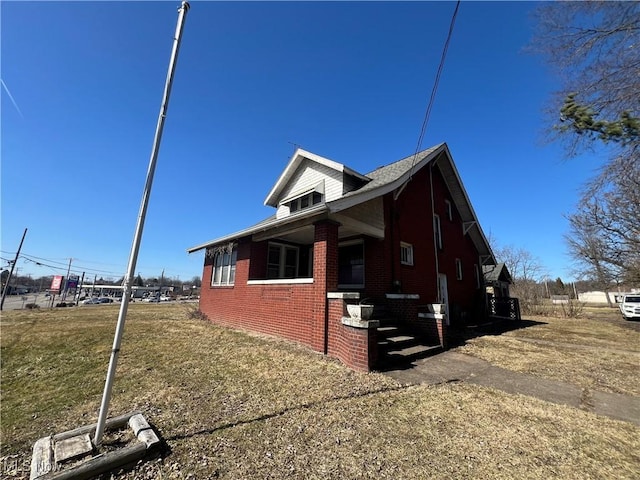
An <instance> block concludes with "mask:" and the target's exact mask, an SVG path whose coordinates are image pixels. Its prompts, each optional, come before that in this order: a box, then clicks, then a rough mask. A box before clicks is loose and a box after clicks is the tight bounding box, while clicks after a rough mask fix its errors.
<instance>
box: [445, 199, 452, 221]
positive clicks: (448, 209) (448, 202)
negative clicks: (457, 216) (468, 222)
mask: <svg viewBox="0 0 640 480" xmlns="http://www.w3.org/2000/svg"><path fill="white" fill-rule="evenodd" d="M444 205H445V207H446V208H447V218H448V219H449V221H452V220H453V206H452V205H451V202H450V201H449V200H445V201H444Z"/></svg>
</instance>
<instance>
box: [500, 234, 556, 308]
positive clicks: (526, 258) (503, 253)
mask: <svg viewBox="0 0 640 480" xmlns="http://www.w3.org/2000/svg"><path fill="white" fill-rule="evenodd" d="M493 251H494V254H495V256H496V258H497V259H498V261H500V262H504V263H505V264H506V266H507V268H508V269H509V272H510V273H511V278H512V280H513V285H512V286H511V288H510V291H511V295H512V296H514V297H517V298H518V299H519V300H520V308H521V309H522V313H525V314H531V313H543V311H542V308H541V305H542V299H543V298H544V293H545V292H544V285H543V284H541V283H540V282H541V281H542V279H543V278H544V277H545V268H544V266H543V265H542V263H541V262H540V260H539V259H538V258H536V257H534V256H533V255H532V254H531V252H529V251H528V250H525V249H523V248H517V247H514V246H513V245H507V246H504V247H494V248H493Z"/></svg>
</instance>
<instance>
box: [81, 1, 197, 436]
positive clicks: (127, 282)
mask: <svg viewBox="0 0 640 480" xmlns="http://www.w3.org/2000/svg"><path fill="white" fill-rule="evenodd" d="M188 11H189V3H188V2H186V1H183V2H182V5H181V6H180V8H179V9H178V24H177V26H176V32H175V36H174V39H173V49H172V51H171V59H170V61H169V71H168V72H167V80H166V83H165V87H164V94H163V96H162V105H161V106H160V114H159V115H158V124H157V127H156V134H155V138H154V141H153V149H152V150H151V158H150V160H149V168H148V170H147V181H146V184H145V186H144V191H143V193H142V201H141V202H140V212H139V214H138V223H137V225H136V231H135V234H134V237H133V244H132V246H131V254H130V256H129V266H128V268H127V274H126V276H125V279H124V285H123V287H124V288H123V294H122V303H121V304H120V314H119V315H118V324H117V326H116V333H115V337H114V339H113V348H112V350H111V359H110V360H109V370H108V371H107V379H106V381H105V385H104V393H103V395H102V403H101V405H100V414H99V417H98V425H97V426H96V434H95V437H94V440H93V443H94V444H95V445H96V446H98V445H100V443H101V442H102V434H103V433H104V427H105V422H106V419H107V410H108V409H109V401H110V400H111V388H112V387H113V377H114V375H115V370H116V365H117V364H118V354H119V353H120V344H121V343H122V334H123V333H124V323H125V320H126V318H127V309H128V307H129V297H130V296H131V282H132V280H133V275H134V272H135V269H136V262H137V260H138V251H139V250H140V241H141V239H142V230H143V228H144V219H145V216H146V214H147V205H148V204H149V196H150V194H151V185H152V184H153V174H154V172H155V169H156V160H157V158H158V151H159V149H160V140H161V138H162V130H163V128H164V120H165V118H166V116H167V108H168V106H169V96H170V94H171V86H172V84H173V75H174V71H175V65H176V61H177V59H178V51H179V49H180V41H181V40H182V28H183V26H184V22H185V20H186V16H187V12H188Z"/></svg>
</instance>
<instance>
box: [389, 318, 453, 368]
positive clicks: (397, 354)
mask: <svg viewBox="0 0 640 480" xmlns="http://www.w3.org/2000/svg"><path fill="white" fill-rule="evenodd" d="M383 323H384V322H383ZM442 350H443V349H442V347H441V346H440V345H432V344H430V343H429V342H427V341H425V339H424V338H421V337H420V336H418V335H415V334H414V333H412V332H410V331H409V330H407V329H404V328H402V327H401V326H398V325H389V324H386V325H385V326H381V327H378V368H380V369H388V368H393V367H401V366H404V365H410V364H412V363H413V362H415V361H416V360H419V359H422V358H426V357H429V356H431V355H435V354H436V353H440V352H442Z"/></svg>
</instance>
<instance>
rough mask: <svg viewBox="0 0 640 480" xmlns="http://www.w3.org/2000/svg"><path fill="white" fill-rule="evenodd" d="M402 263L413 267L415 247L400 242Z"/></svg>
mask: <svg viewBox="0 0 640 480" xmlns="http://www.w3.org/2000/svg"><path fill="white" fill-rule="evenodd" d="M400 263H401V264H402V265H413V245H411V244H410V243H405V242H400Z"/></svg>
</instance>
